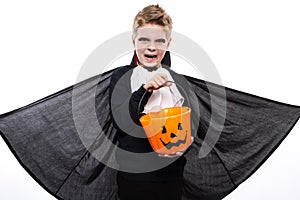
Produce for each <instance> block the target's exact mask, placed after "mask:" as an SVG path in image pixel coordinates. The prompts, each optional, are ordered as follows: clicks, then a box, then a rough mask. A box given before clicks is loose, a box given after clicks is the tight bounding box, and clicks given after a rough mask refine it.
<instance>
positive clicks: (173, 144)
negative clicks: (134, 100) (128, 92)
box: [138, 81, 191, 154]
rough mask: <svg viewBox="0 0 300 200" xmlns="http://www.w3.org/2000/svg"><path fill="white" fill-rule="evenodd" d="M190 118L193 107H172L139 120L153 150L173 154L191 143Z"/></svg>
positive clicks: (148, 114)
mask: <svg viewBox="0 0 300 200" xmlns="http://www.w3.org/2000/svg"><path fill="white" fill-rule="evenodd" d="M169 82H171V81H169ZM172 83H173V84H174V82H172ZM176 86H179V87H180V88H181V89H182V90H183V87H182V86H181V85H179V84H176ZM183 91H184V90H183ZM145 94H146V92H145V93H144V95H145ZM144 95H143V97H144ZM143 97H142V98H141V100H140V102H139V105H138V110H140V105H141V101H142V99H143ZM188 103H189V102H188ZM138 116H139V114H138ZM190 118H191V108H189V107H170V108H164V109H161V110H160V111H158V112H150V113H147V114H146V115H143V116H142V117H139V120H140V122H141V124H142V126H143V129H144V131H145V133H146V135H147V138H148V140H149V142H150V144H151V147H152V148H153V150H154V151H155V152H157V153H159V154H173V153H175V152H178V151H183V150H184V149H186V148H187V147H188V146H189V145H190V143H191V119H190Z"/></svg>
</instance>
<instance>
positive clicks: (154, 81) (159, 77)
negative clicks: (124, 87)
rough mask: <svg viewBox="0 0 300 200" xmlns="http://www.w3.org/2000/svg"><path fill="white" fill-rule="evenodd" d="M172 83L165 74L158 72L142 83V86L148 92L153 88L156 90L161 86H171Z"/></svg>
mask: <svg viewBox="0 0 300 200" xmlns="http://www.w3.org/2000/svg"><path fill="white" fill-rule="evenodd" d="M171 85H172V83H171V82H169V81H168V76H167V74H162V73H158V74H156V75H154V76H153V77H152V78H151V80H150V81H149V82H148V83H146V84H145V85H144V88H145V89H146V90H148V91H149V92H152V91H153V90H158V89H159V88H161V87H163V86H171Z"/></svg>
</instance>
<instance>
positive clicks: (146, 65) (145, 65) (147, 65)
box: [142, 63, 160, 67]
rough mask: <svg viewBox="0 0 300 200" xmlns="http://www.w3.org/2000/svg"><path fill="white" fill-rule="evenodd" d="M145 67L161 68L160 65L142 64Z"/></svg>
mask: <svg viewBox="0 0 300 200" xmlns="http://www.w3.org/2000/svg"><path fill="white" fill-rule="evenodd" d="M142 65H143V66H144V67H157V66H160V63H142Z"/></svg>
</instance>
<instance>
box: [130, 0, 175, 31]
mask: <svg viewBox="0 0 300 200" xmlns="http://www.w3.org/2000/svg"><path fill="white" fill-rule="evenodd" d="M146 24H155V25H160V26H163V27H168V29H167V32H168V34H167V35H170V33H171V30H172V19H171V17H170V16H169V15H168V14H167V13H166V11H165V10H164V9H162V8H161V7H160V6H159V5H158V4H157V5H149V6H147V7H145V8H143V10H141V11H140V12H139V13H138V14H137V15H136V16H135V18H134V22H133V32H134V34H136V31H137V29H138V28H140V27H142V26H144V25H146Z"/></svg>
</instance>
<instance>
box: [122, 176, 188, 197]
mask: <svg viewBox="0 0 300 200" xmlns="http://www.w3.org/2000/svg"><path fill="white" fill-rule="evenodd" d="M117 182H118V185H120V186H121V187H120V190H119V192H118V194H119V196H120V198H121V199H122V200H141V199H142V200H169V199H170V200H181V196H182V188H183V180H182V179H181V180H174V181H172V182H159V183H157V182H143V181H128V180H126V179H124V178H123V177H121V176H118V177H117Z"/></svg>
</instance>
